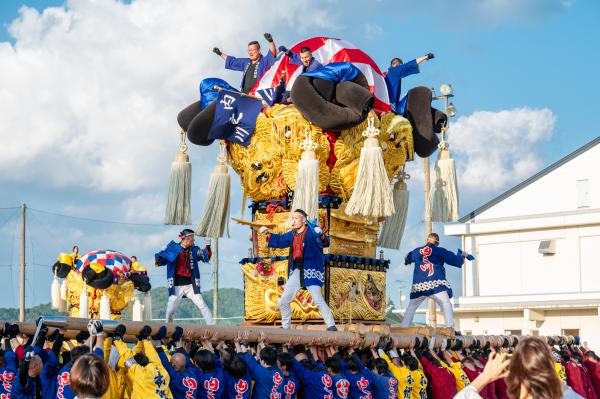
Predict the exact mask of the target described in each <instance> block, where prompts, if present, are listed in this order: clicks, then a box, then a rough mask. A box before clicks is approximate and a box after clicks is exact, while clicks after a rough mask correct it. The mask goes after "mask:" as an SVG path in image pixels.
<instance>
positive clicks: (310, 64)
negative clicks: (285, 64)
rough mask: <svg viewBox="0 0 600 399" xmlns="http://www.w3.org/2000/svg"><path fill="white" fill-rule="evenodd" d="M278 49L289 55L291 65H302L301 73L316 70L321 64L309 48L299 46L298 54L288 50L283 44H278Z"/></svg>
mask: <svg viewBox="0 0 600 399" xmlns="http://www.w3.org/2000/svg"><path fill="white" fill-rule="evenodd" d="M279 51H282V52H284V53H285V55H287V56H288V57H290V64H292V65H302V73H304V72H312V71H314V70H317V69H319V68H321V67H322V66H323V64H321V63H320V62H319V61H317V59H316V58H315V57H313V55H312V52H311V51H310V48H308V47H302V48H300V54H298V53H296V52H294V51H292V50H288V49H287V48H285V47H284V46H279Z"/></svg>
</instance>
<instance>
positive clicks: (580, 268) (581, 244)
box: [444, 137, 600, 350]
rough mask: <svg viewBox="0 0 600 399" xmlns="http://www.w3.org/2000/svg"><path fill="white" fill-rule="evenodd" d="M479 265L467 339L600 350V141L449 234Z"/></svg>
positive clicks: (470, 283)
mask: <svg viewBox="0 0 600 399" xmlns="http://www.w3.org/2000/svg"><path fill="white" fill-rule="evenodd" d="M444 232H445V234H446V235H451V236H460V237H461V239H462V242H463V247H464V248H465V250H466V251H467V252H469V253H472V254H474V256H475V258H476V259H475V261H473V262H468V264H467V265H466V267H464V269H463V276H462V279H463V293H464V294H463V295H464V296H461V297H457V298H454V312H455V317H456V329H457V330H460V331H462V332H463V334H468V333H471V334H507V333H512V334H527V335H538V334H539V335H558V334H567V335H579V336H580V337H581V338H582V340H583V341H587V343H588V344H589V346H590V347H591V348H594V349H596V350H598V349H600V317H599V313H600V137H598V138H596V139H595V140H593V141H592V142H590V143H588V144H587V145H585V146H583V147H582V148H580V149H578V150H577V151H575V152H573V153H572V154H570V155H568V156H566V157H565V158H563V159H561V160H559V161H558V162H556V163H555V164H553V165H551V166H549V167H548V168H546V169H544V170H542V171H541V172H539V173H538V174H536V175H535V176H532V177H531V178H529V179H527V180H526V181H524V182H523V183H521V184H519V185H517V186H516V187H514V188H512V189H510V190H508V191H507V192H505V193H504V194H502V195H500V196H499V197H497V198H496V199H494V200H492V201H490V202H488V203H487V204H485V205H483V206H481V207H480V208H479V209H476V210H475V211H473V212H471V213H469V214H468V215H466V216H465V217H463V218H462V219H460V220H459V221H458V222H457V223H454V224H448V225H446V226H445V227H444Z"/></svg>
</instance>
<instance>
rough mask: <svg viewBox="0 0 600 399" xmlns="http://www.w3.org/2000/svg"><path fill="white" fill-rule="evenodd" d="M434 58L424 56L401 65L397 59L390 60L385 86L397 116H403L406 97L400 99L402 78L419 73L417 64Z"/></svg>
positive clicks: (429, 55) (429, 54) (430, 55)
mask: <svg viewBox="0 0 600 399" xmlns="http://www.w3.org/2000/svg"><path fill="white" fill-rule="evenodd" d="M433 57H434V55H433V54H432V53H428V54H425V55H424V56H422V57H419V58H417V59H414V60H411V61H408V62H407V63H403V62H402V60H401V59H400V58H398V57H395V58H392V62H391V64H390V67H389V68H388V70H387V71H386V72H384V74H383V75H384V76H385V84H386V86H387V89H388V97H389V99H390V104H391V106H392V111H394V112H395V113H397V114H398V115H402V114H404V108H405V107H406V97H404V98H403V97H401V93H402V78H404V77H406V76H409V75H414V74H416V73H419V64H420V63H422V62H423V61H427V60H430V59H432V58H433Z"/></svg>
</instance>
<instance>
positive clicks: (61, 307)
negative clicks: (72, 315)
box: [58, 279, 67, 312]
mask: <svg viewBox="0 0 600 399" xmlns="http://www.w3.org/2000/svg"><path fill="white" fill-rule="evenodd" d="M58 311H59V312H66V311H67V280H66V279H63V281H62V283H61V284H60V302H59V304H58Z"/></svg>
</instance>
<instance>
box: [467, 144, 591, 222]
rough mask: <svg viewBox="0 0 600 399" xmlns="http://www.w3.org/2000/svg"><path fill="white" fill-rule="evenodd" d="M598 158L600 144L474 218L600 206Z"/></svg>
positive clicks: (514, 215) (480, 218)
mask: <svg viewBox="0 0 600 399" xmlns="http://www.w3.org/2000/svg"><path fill="white" fill-rule="evenodd" d="M598 159H600V145H596V146H595V147H593V148H590V149H589V150H587V151H586V152H584V153H582V154H580V155H579V156H577V157H576V158H574V159H572V160H570V161H569V162H567V163H565V164H564V165H562V166H560V167H559V168H557V169H555V170H553V171H551V172H550V173H548V174H547V175H545V176H543V177H542V178H540V179H538V180H537V181H535V182H533V183H532V184H530V185H528V186H526V187H525V188H523V189H521V190H520V191H518V192H516V193H514V194H512V195H511V196H510V197H507V198H506V199H504V200H502V201H501V202H499V203H498V204H496V205H494V206H492V207H491V208H489V209H488V210H486V211H484V212H482V213H481V214H480V215H478V216H477V217H476V219H475V220H476V221H479V220H483V219H490V218H503V217H511V218H512V217H517V216H522V215H533V214H543V213H554V212H567V211H572V210H576V209H584V208H589V209H594V208H600V168H599V167H598ZM586 180H587V183H586V182H585V181H586ZM584 192H587V195H586V194H585V193H584ZM586 197H587V201H586Z"/></svg>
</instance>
